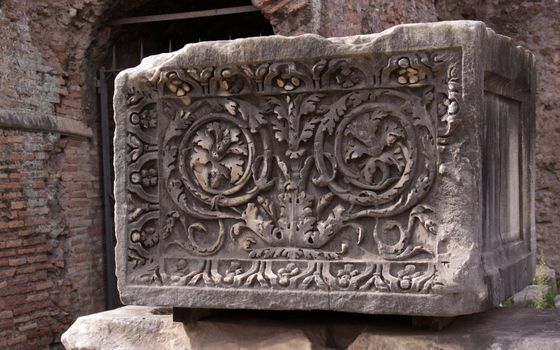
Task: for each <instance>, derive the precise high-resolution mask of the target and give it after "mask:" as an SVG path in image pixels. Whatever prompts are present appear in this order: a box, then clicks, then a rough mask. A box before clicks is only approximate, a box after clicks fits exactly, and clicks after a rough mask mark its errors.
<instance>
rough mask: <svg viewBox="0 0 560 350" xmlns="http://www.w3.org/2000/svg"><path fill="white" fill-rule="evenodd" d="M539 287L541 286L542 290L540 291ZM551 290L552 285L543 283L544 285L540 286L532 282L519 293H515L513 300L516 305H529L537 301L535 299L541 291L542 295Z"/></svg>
mask: <svg viewBox="0 0 560 350" xmlns="http://www.w3.org/2000/svg"><path fill="white" fill-rule="evenodd" d="M539 288H540V291H539ZM549 291H550V286H548V285H543V286H540V287H539V286H537V285H534V284H531V285H529V286H527V287H525V288H524V289H523V290H522V291H520V292H519V293H515V294H514V295H513V297H512V298H511V300H512V302H513V305H514V306H527V305H529V304H530V303H532V302H534V301H535V299H536V298H537V295H538V294H539V293H541V294H542V295H545V294H547V293H548V292H549Z"/></svg>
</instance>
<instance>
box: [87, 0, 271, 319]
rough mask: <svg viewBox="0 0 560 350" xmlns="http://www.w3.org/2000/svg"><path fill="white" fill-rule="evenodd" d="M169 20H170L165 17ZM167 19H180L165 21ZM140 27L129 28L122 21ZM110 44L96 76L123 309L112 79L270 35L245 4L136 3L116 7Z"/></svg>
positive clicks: (110, 242) (110, 293) (231, 0)
mask: <svg viewBox="0 0 560 350" xmlns="http://www.w3.org/2000/svg"><path fill="white" fill-rule="evenodd" d="M169 15H171V16H169ZM170 17H174V18H176V17H183V18H181V19H175V20H168V19H169V18H170ZM134 21H137V22H141V23H127V24H123V23H122V22H134ZM111 23H113V24H112V28H111V33H112V39H111V42H112V45H110V46H109V47H110V49H109V50H108V51H109V52H107V54H106V56H105V57H104V59H103V60H102V64H101V67H102V68H100V69H99V72H98V76H97V82H96V83H97V93H98V100H99V111H100V123H101V125H100V126H101V127H100V132H101V147H102V169H103V202H104V230H105V256H106V259H105V261H106V276H107V277H106V278H107V283H106V290H107V303H106V307H107V309H114V308H116V307H119V306H121V303H120V301H119V297H118V291H117V287H116V277H115V253H114V252H115V250H114V248H115V234H114V225H113V223H114V198H113V180H114V174H113V165H112V164H113V132H114V122H113V117H112V116H113V108H112V98H113V93H114V89H113V85H114V79H115V77H116V75H117V74H118V73H119V72H120V71H121V70H124V69H126V68H129V67H133V66H135V65H137V64H139V63H140V61H141V60H142V58H144V57H146V56H150V55H155V54H159V53H163V52H170V51H175V50H178V49H180V48H182V47H183V46H184V45H186V44H188V43H195V42H199V41H210V40H229V39H237V38H245V37H252V36H265V35H271V34H273V31H272V26H271V25H270V23H269V22H268V21H267V20H266V19H265V18H264V17H263V16H262V15H261V13H260V12H259V11H258V10H257V9H256V8H253V7H252V5H251V2H250V1H249V0H206V1H176V0H163V1H139V2H137V3H135V4H134V5H132V7H131V6H130V5H129V6H128V7H126V8H125V7H122V8H117V9H116V10H115V12H114V19H113V21H112V22H111Z"/></svg>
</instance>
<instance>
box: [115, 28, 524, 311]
mask: <svg viewBox="0 0 560 350" xmlns="http://www.w3.org/2000/svg"><path fill="white" fill-rule="evenodd" d="M534 102H535V64H534V58H533V56H532V55H531V54H530V53H529V52H528V51H526V50H524V49H522V48H519V47H516V46H515V45H514V44H513V43H512V42H511V40H510V39H508V38H506V37H503V36H500V35H496V34H495V33H494V32H493V31H492V30H490V29H487V28H486V27H485V25H484V24H483V23H481V22H470V21H461V22H441V23H432V24H414V25H403V26H398V27H395V28H392V29H390V30H387V31H385V32H383V33H379V34H374V35H364V36H355V37H346V38H331V39H325V38H321V37H319V36H313V35H304V36H299V37H293V38H288V37H280V36H271V37H260V38H249V39H241V40H234V41H220V42H204V43H199V44H194V45H187V46H186V47H185V48H183V49H182V50H180V51H177V52H174V53H169V54H162V55H158V56H153V57H149V58H147V59H145V60H144V61H143V62H142V64H141V65H140V66H138V67H136V68H133V69H129V70H126V71H124V72H123V73H121V74H120V75H119V76H118V77H117V81H116V93H115V120H116V124H117V128H116V136H115V142H114V144H115V175H116V181H115V199H116V228H117V240H118V244H117V274H118V281H119V283H118V284H119V290H120V294H121V298H122V300H123V302H124V303H125V304H141V305H160V306H176V307H197V308H205V307H208V308H256V309H306V310H307V309H331V310H341V311H352V312H361V313H390V314H409V315H427V316H454V315H459V314H467V313H473V312H478V311H481V310H484V309H486V308H489V307H491V306H493V305H497V304H499V303H500V302H502V301H503V300H504V299H505V298H506V297H508V296H510V295H511V294H513V293H514V292H516V291H518V290H520V289H521V288H523V287H524V286H525V285H526V284H528V283H529V282H530V281H531V279H532V277H533V273H534V266H535V232H534V210H533V201H534V129H535V127H534V108H535V107H534Z"/></svg>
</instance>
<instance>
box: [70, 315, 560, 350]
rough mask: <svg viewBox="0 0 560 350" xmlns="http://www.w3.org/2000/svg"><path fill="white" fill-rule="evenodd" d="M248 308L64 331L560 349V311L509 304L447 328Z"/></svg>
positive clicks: (145, 345)
mask: <svg viewBox="0 0 560 350" xmlns="http://www.w3.org/2000/svg"><path fill="white" fill-rule="evenodd" d="M276 315H277V314H275V313H274V312H266V313H263V312H261V313H247V312H245V313H242V312H240V311H235V312H233V311H232V312H230V313H224V314H222V315H214V316H212V317H211V318H208V319H204V320H199V321H196V322H188V323H184V324H183V323H178V322H173V321H172V317H171V315H170V314H166V313H162V312H159V309H158V308H155V307H138V306H126V307H123V308H120V309H116V310H112V311H106V312H102V313H99V314H94V315H89V316H83V317H80V318H79V319H78V320H77V321H76V322H75V323H74V324H73V325H72V326H71V327H70V329H68V331H66V333H64V334H63V335H62V342H63V344H64V346H65V347H66V350H101V349H103V350H117V349H118V350H137V349H142V350H152V349H154V350H160V349H166V350H167V349H171V350H178V349H181V350H183V349H185V350H200V349H209V350H215V349H220V350H229V349H236V350H247V349H251V350H252V349H255V350H256V349H259V350H261V349H264V350H272V349H275V350H284V349H286V350H307V349H314V350H320V349H350V350H366V349H375V350H378V349H391V350H393V349H395V350H399V349H406V350H409V349H468V350H475V349H476V350H484V349H492V350H494V349H504V350H505V349H515V350H525V349H527V350H533V349H539V350H547V349H559V348H560V310H544V311H536V310H532V309H518V308H501V309H494V310H490V311H487V312H484V313H480V314H475V315H467V316H461V317H458V318H457V319H456V320H455V321H454V322H453V323H451V325H449V326H448V327H446V328H445V329H443V330H441V331H439V332H433V331H419V330H413V329H412V328H411V326H410V323H409V324H407V323H406V322H402V321H403V319H405V318H403V317H401V318H398V319H396V318H394V317H387V316H373V317H372V316H363V315H356V314H345V313H331V314H329V315H325V314H316V313H306V314H301V313H297V314H289V313H288V314H286V313H283V314H282V315H278V316H276Z"/></svg>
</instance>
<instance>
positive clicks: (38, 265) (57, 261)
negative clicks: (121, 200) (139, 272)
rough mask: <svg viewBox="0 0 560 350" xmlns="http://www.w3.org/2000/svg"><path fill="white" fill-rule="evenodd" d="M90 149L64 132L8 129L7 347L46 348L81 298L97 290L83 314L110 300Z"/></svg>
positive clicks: (1, 335)
mask: <svg viewBox="0 0 560 350" xmlns="http://www.w3.org/2000/svg"><path fill="white" fill-rule="evenodd" d="M85 148H87V147H83V142H80V141H76V140H72V139H68V138H66V137H61V136H60V135H57V134H52V133H28V132H21V131H7V130H6V131H4V130H3V131H1V135H0V153H1V154H2V159H1V161H0V178H1V180H2V181H1V182H0V208H1V211H0V237H1V238H2V239H1V240H0V277H1V278H0V310H1V311H0V348H6V347H9V346H14V347H17V348H28V349H37V348H41V347H44V346H47V345H49V344H51V343H53V341H56V338H55V336H56V334H59V333H61V332H62V331H64V329H65V328H66V327H67V325H68V323H69V322H71V321H72V320H73V315H74V314H75V313H76V311H75V310H76V307H75V305H74V303H75V302H76V300H79V298H83V296H86V295H88V296H89V295H91V296H96V297H95V298H96V299H97V300H95V299H90V300H91V304H90V305H88V306H86V305H84V306H86V309H82V311H80V312H83V313H88V312H91V311H96V310H98V308H96V307H95V305H96V304H97V305H102V304H103V294H102V293H99V288H100V286H99V285H97V284H98V283H99V282H98V281H102V279H103V270H102V263H101V261H100V260H98V261H93V260H92V259H91V251H90V249H91V248H92V247H95V249H99V250H101V249H102V247H101V244H100V242H101V241H102V232H101V230H100V228H99V227H100V226H101V225H100V222H99V220H96V221H92V219H91V217H92V216H94V217H95V216H99V211H100V209H101V208H100V207H99V204H98V203H99V201H98V197H99V189H98V188H97V187H96V186H97V184H96V183H97V179H96V178H95V177H92V175H91V172H90V169H91V161H90V159H88V158H87V157H83V156H82V154H83V152H85V151H86V149H85ZM93 225H95V227H96V228H92V226H93ZM69 232H71V233H72V235H71V237H69ZM88 298H89V297H88ZM88 308H89V310H90V311H88ZM17 344H19V345H17ZM16 345H17V346H16Z"/></svg>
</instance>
